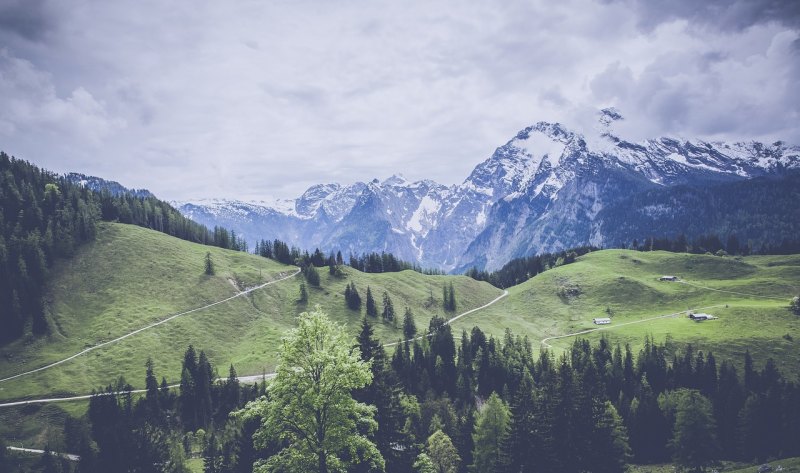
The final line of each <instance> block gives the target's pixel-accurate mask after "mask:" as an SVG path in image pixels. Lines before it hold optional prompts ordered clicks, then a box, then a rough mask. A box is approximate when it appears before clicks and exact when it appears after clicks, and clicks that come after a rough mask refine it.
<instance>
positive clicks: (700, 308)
mask: <svg viewBox="0 0 800 473" xmlns="http://www.w3.org/2000/svg"><path fill="white" fill-rule="evenodd" d="M723 306H725V304H715V305H709V306H705V307H699V308H697V309H689V310H682V311H680V312H673V313H671V314H664V315H657V316H655V317H648V318H646V319H641V320H632V321H630V322H623V323H621V324H615V325H606V326H603V327H596V328H590V329H586V330H581V331H580V332H572V333H568V334H566V335H556V336H553V337H547V338H543V339H542V340H541V341H540V342H539V343H540V344H541V345H543V346H544V347H545V348H553V345H550V344H549V343H547V342H549V341H550V340H558V339H560V338H569V337H574V336H576V335H584V334H586V333H592V332H597V331H599V330H611V329H614V328H617V327H624V326H626V325H633V324H641V323H644V322H650V321H652V320H658V319H668V318H674V317H677V316H679V315H681V314H688V313H689V312H693V311H695V310H707V309H713V308H716V307H723Z"/></svg>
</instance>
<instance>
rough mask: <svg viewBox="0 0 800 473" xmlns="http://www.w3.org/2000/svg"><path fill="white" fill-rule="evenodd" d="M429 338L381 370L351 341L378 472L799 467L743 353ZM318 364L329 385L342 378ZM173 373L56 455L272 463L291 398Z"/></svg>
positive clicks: (115, 392) (201, 368)
mask: <svg viewBox="0 0 800 473" xmlns="http://www.w3.org/2000/svg"><path fill="white" fill-rule="evenodd" d="M410 317H411V318H410V320H406V321H405V323H406V324H410V325H412V327H411V328H408V329H407V330H412V331H413V332H415V331H416V327H415V326H414V322H413V314H412V315H410ZM404 328H405V327H404ZM427 334H428V335H427V336H426V337H423V338H422V339H419V340H417V341H414V342H410V343H403V344H401V345H399V346H398V347H397V349H396V350H395V352H394V354H391V355H390V354H389V353H387V352H386V351H385V350H384V348H383V346H382V345H381V344H380V343H379V342H378V340H377V339H376V338H375V336H374V333H373V330H372V327H371V325H370V322H369V321H368V320H367V319H366V318H365V319H364V320H363V322H362V325H361V331H360V333H359V336H358V337H357V340H355V344H354V346H355V347H357V348H358V350H357V351H356V353H357V356H358V357H360V359H361V360H364V361H369V364H367V365H365V366H368V369H369V371H370V372H371V376H369V377H368V378H363V379H364V383H363V385H361V387H358V388H354V389H353V390H352V396H353V398H354V399H355V400H356V401H358V402H360V403H364V404H366V405H369V406H373V407H372V408H371V414H370V416H372V415H374V421H375V422H374V423H366V424H354V427H353V428H354V429H355V433H356V434H358V435H359V436H360V437H363V438H366V439H369V441H370V442H371V444H373V445H374V446H375V447H376V448H377V451H378V452H380V456H381V457H382V459H383V465H385V471H389V472H428V471H449V472H467V471H470V472H473V471H474V472H508V473H512V472H513V473H518V472H538V471H542V472H550V471H561V472H581V471H594V472H622V471H625V468H626V466H627V465H628V464H629V463H632V462H635V463H645V464H647V463H663V462H670V461H672V462H675V463H676V464H678V465H679V466H681V467H683V468H686V469H689V470H694V469H701V468H705V467H707V466H710V465H714V464H715V463H716V462H718V461H719V460H721V459H728V460H744V461H764V460H766V459H770V458H780V457H785V456H795V455H800V387H798V385H797V384H796V383H795V382H790V381H788V380H787V379H785V378H784V377H783V376H782V374H781V373H780V372H779V371H778V370H777V369H776V367H775V364H774V363H773V361H772V360H767V361H766V363H765V364H764V366H763V367H762V368H760V369H758V368H757V367H756V366H755V364H754V362H753V360H752V359H751V358H750V355H749V354H747V353H746V354H745V355H744V359H743V360H737V361H738V362H739V363H736V364H737V365H739V366H742V367H743V368H741V370H739V369H737V368H736V367H735V366H734V365H735V363H734V361H733V360H723V361H721V362H718V361H717V360H716V358H715V357H714V355H713V354H712V353H703V352H702V351H695V350H694V349H693V347H692V346H691V345H685V346H684V345H681V346H678V345H677V344H675V343H673V342H671V341H669V340H668V341H667V342H665V343H661V344H659V343H656V342H654V341H653V340H652V339H650V338H648V339H646V340H645V343H644V346H643V348H642V349H641V350H640V351H639V352H638V354H637V355H634V353H632V351H631V349H630V347H629V346H624V347H623V346H620V345H615V346H612V345H611V344H609V342H608V341H607V340H606V339H601V340H600V341H599V342H598V343H596V344H594V345H592V344H590V343H589V342H588V341H586V340H576V341H575V343H574V344H573V346H572V347H571V349H569V350H568V351H567V352H566V353H565V354H564V355H562V356H560V357H558V358H556V357H554V355H553V354H552V353H551V352H549V351H546V350H543V351H541V352H539V353H538V355H537V354H535V353H534V350H533V348H532V346H531V344H530V342H529V341H528V340H527V339H524V338H520V337H515V336H513V335H512V334H511V333H510V332H507V333H506V335H505V336H504V337H503V339H502V340H501V339H495V338H493V337H491V336H488V337H487V335H486V334H484V333H483V332H482V331H481V330H480V329H479V328H477V327H476V328H473V329H472V331H471V332H470V333H467V332H466V331H465V332H462V334H461V336H460V339H456V338H454V337H453V335H452V333H451V329H450V327H449V326H448V325H446V324H445V323H444V319H441V318H434V319H432V320H431V322H430V324H429V327H428V330H427ZM337 345H341V343H339V344H337ZM302 346H305V345H302ZM312 346H313V345H312ZM317 346H318V347H319V346H322V345H317ZM326 346H327V345H326ZM338 348H341V346H339V347H338ZM328 349H331V347H328ZM313 350H314V349H312V352H313ZM312 352H306V351H303V352H302V353H301V354H300V356H301V359H307V358H309V357H310V358H311V359H314V356H313V355H314V354H313V353H312ZM326 356H327V358H325V357H323V358H321V359H324V360H327V361H325V362H324V364H323V366H324V367H325V368H326V369H327V368H329V367H330V366H333V365H336V366H339V364H338V362H334V360H335V358H332V357H331V356H329V355H326ZM289 372H290V373H298V372H303V370H300V371H297V370H294V369H289ZM182 373H183V374H182V376H181V382H180V387H179V389H178V392H177V393H173V392H172V391H170V389H169V388H168V387H167V383H166V381H165V380H164V379H162V381H161V383H160V384H159V383H158V382H157V378H156V376H155V374H154V368H153V366H152V363H150V362H148V363H147V366H146V375H145V384H146V388H147V392H146V394H145V395H144V396H142V397H140V398H139V399H138V400H135V399H134V397H133V396H132V395H131V393H130V389H131V388H130V386H127V385H126V384H125V382H124V380H119V381H117V382H116V383H115V384H114V385H112V386H109V387H107V388H104V389H103V390H102V391H101V392H98V394H97V395H96V396H95V397H93V398H92V400H91V404H90V408H89V413H88V415H87V416H86V417H85V418H84V419H82V420H75V419H70V420H69V421H68V424H69V428H68V429H66V431H67V440H66V446H67V448H69V449H73V451H77V452H80V454H81V456H82V457H81V461H80V463H79V464H78V465H77V467H76V468H77V470H76V471H80V472H81V473H91V472H95V471H97V472H101V471H112V470H113V471H131V472H132V471H137V472H139V471H141V472H147V471H175V472H179V471H186V467H185V461H186V459H187V457H189V456H202V457H203V462H204V471H205V472H207V473H221V472H250V471H252V469H253V463H254V462H256V461H258V460H259V459H266V460H269V461H272V460H270V459H274V460H275V463H279V462H280V461H283V459H285V458H283V457H281V455H284V454H285V449H287V448H293V444H292V443H291V442H289V441H288V440H287V439H288V438H290V437H291V435H290V434H291V432H283V434H285V435H284V436H282V435H283V434H281V432H280V429H277V430H276V429H275V428H274V427H275V426H276V425H278V424H273V423H270V422H273V421H274V419H273V421H270V422H266V421H265V419H266V417H264V416H266V415H267V414H266V412H267V411H265V410H263V406H266V405H267V404H269V403H270V402H272V401H271V399H276V398H277V397H280V394H278V393H279V391H274V392H273V389H276V390H280V389H284V388H286V389H289V388H287V387H286V386H283V387H280V386H278V387H275V388H273V387H270V385H266V386H265V384H264V383H263V382H262V383H261V384H257V385H254V386H249V387H246V386H243V385H241V386H240V385H239V383H238V381H237V379H236V372H235V370H234V368H233V367H232V366H231V367H230V369H229V375H228V377H227V378H224V379H222V380H220V381H217V382H212V380H213V379H214V377H215V375H216V373H215V370H214V368H213V367H212V366H211V364H210V363H209V362H208V359H207V357H206V356H205V354H204V353H203V352H200V353H199V356H198V354H197V353H196V352H195V350H194V349H193V348H192V347H190V348H189V350H187V352H186V354H185V356H184V360H183V370H182ZM279 375H280V373H279ZM319 379H320V380H324V379H327V382H328V383H330V382H333V381H332V379H331V378H326V377H325V376H323V377H322V378H319ZM275 382H278V383H280V380H279V379H278V381H275ZM334 386H335V383H334ZM291 389H295V391H291V390H290V391H289V394H291V393H294V394H291V395H292V399H299V401H298V402H300V401H302V399H303V396H304V395H300V394H299V392H298V391H296V387H291ZM313 389H318V388H313ZM319 389H323V390H324V386H323V387H321V388H319ZM340 394H341V392H340ZM264 396H266V397H264ZM298 396H299V397H298ZM257 398H259V399H261V401H258V402H257V403H255V404H253V405H249V406H248V407H247V408H245V409H244V410H243V411H237V409H241V408H243V407H244V406H246V403H247V402H248V401H251V400H254V399H257ZM259 403H260V404H259ZM265 403H266V404H265ZM258 406H261V408H258ZM295 407H296V406H295ZM289 408H291V406H289V407H287V409H289ZM259 412H261V413H262V414H263V416H260V415H259V414H258V413H259ZM270 412H271V411H270ZM231 413H233V414H231ZM254 413H255V414H254ZM270 415H272V414H270ZM303 415H305V414H303ZM298 416H300V414H298ZM370 418H372V417H370ZM284 421H286V419H284ZM359 426H360V427H359ZM287 428H288V427H287ZM298 428H299V427H298ZM264 429H266V430H264ZM289 430H291V429H289ZM281 438H283V439H284V440H280V439H281ZM329 453H330V452H329ZM355 453H356V452H351V454H348V453H347V451H346V449H345V450H342V451H336V452H332V453H330V455H333V456H336V455H338V456H340V457H341V459H342V462H344V463H343V464H345V463H346V464H348V465H350V466H349V467H348V468H349V469H348V470H347V471H365V472H368V471H382V469H381V468H380V462H376V461H375V458H372V459H371V460H370V461H369V462H367V461H366V460H365V462H364V463H359V460H358V458H360V457H358V455H356V456H352V454H355ZM365 458H366V457H365ZM430 465H434V469H432V470H431V469H430ZM436 465H438V466H442V465H445V467H446V468H445V469H436V468H438V467H437V466H436ZM265 471H266V470H265ZM270 471H272V470H270ZM275 471H279V470H275ZM281 471H282V470H281ZM309 471H311V470H309ZM331 471H334V470H331Z"/></svg>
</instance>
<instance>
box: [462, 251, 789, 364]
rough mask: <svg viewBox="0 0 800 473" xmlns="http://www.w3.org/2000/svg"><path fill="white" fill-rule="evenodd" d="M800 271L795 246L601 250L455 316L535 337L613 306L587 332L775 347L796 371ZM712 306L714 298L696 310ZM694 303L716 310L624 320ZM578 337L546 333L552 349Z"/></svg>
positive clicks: (760, 353) (737, 354)
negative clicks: (674, 279)
mask: <svg viewBox="0 0 800 473" xmlns="http://www.w3.org/2000/svg"><path fill="white" fill-rule="evenodd" d="M662 275H676V276H679V277H680V278H681V279H682V280H683V281H684V282H685V283H680V282H679V283H670V282H660V281H659V280H658V279H659V277H660V276H662ZM798 281H800V256H798V255H794V256H749V257H745V258H738V257H737V258H732V257H717V256H708V255H689V254H676V253H667V252H636V251H629V250H605V251H598V252H594V253H589V254H587V255H585V256H582V257H580V258H578V260H577V261H576V262H575V263H573V264H570V265H566V266H561V267H557V268H554V269H551V270H549V271H546V272H544V273H541V274H539V275H538V276H536V277H534V278H532V279H530V280H529V281H527V282H525V283H523V284H520V285H518V286H515V287H512V288H510V289H509V293H510V294H509V296H508V297H506V298H505V299H503V300H501V301H500V302H498V303H497V304H495V305H493V306H492V307H489V308H487V309H486V310H484V311H481V312H480V313H479V314H476V315H475V316H474V317H471V318H469V319H467V320H459V321H457V322H456V323H455V324H454V325H455V328H456V329H457V330H461V329H467V330H469V329H470V328H471V327H472V326H474V325H476V324H477V325H480V327H481V328H482V329H484V330H486V331H487V332H489V333H492V334H493V335H495V336H502V334H503V332H504V330H505V329H506V328H509V329H511V331H512V332H513V333H514V334H516V335H527V336H528V337H529V338H530V339H531V341H532V343H533V345H534V347H539V346H540V345H541V340H542V339H544V338H546V337H557V336H560V335H564V334H569V333H574V332H578V331H582V330H588V329H593V328H597V326H595V325H594V324H593V323H592V319H593V318H594V317H608V316H609V312H607V311H606V309H609V310H610V314H611V319H612V324H611V325H610V326H607V328H606V329H604V330H600V331H597V332H592V333H589V334H586V335H583V336H584V337H586V338H589V339H590V340H596V339H597V338H599V337H600V335H601V334H605V335H607V336H608V338H609V339H610V340H611V341H612V342H616V341H620V342H622V343H624V342H629V343H631V345H632V346H633V347H634V348H635V349H636V348H637V346H640V345H641V344H642V341H643V339H644V337H645V336H646V335H648V334H651V335H653V336H654V337H655V339H656V341H658V342H663V341H664V340H665V339H666V337H667V336H668V335H669V336H670V337H672V339H673V340H674V341H675V342H680V343H683V342H692V343H693V344H695V345H696V347H697V348H699V349H703V350H706V351H707V350H712V351H713V352H714V354H715V355H716V356H717V359H720V358H725V357H733V358H734V359H736V361H740V360H741V359H742V358H741V356H742V355H743V354H744V352H745V350H747V349H749V350H750V352H751V353H752V354H753V356H754V358H756V360H757V362H760V363H763V362H764V360H765V359H766V357H768V356H771V357H773V358H774V359H775V360H776V362H777V363H778V365H779V366H783V367H785V368H787V369H786V370H785V372H786V373H795V371H796V370H795V367H796V366H797V363H798V362H800V340H798V339H796V338H797V335H796V334H798V333H800V317H797V316H795V315H793V314H792V313H791V312H790V311H789V310H788V304H789V301H790V299H791V297H793V296H795V295H797V294H798V292H800V288H798V285H797V284H798V283H797V282H798ZM686 283H692V284H696V286H695V285H689V284H686ZM697 286H703V287H708V288H712V289H716V290H719V291H732V292H738V293H743V294H752V295H754V296H757V297H754V296H748V295H743V294H734V293H731V292H718V291H714V290H708V289H703V288H701V287H697ZM709 306H714V307H713V308H708V309H705V310H701V309H702V308H704V307H709ZM690 308H691V309H697V310H698V311H699V312H709V313H711V314H713V315H715V316H718V317H719V319H718V320H713V321H708V322H703V323H696V322H693V321H691V320H690V319H688V318H687V317H686V314H681V315H680V316H678V317H674V318H665V319H661V320H655V321H651V322H643V323H636V324H631V325H627V326H620V325H621V324H623V323H627V322H633V321H638V320H642V319H646V318H649V317H655V316H660V315H665V314H670V313H674V312H678V311H685V310H687V309H690ZM616 326H619V327H618V328H615V327H616ZM785 335H788V337H786V338H784V336H785ZM574 339H575V337H567V338H563V339H555V340H550V341H548V343H549V344H550V345H552V346H553V347H554V348H555V349H556V351H557V352H558V351H561V350H562V349H563V348H565V347H567V346H568V345H569V344H571V343H572V342H573V341H574ZM789 368H791V369H789ZM793 376H794V374H793Z"/></svg>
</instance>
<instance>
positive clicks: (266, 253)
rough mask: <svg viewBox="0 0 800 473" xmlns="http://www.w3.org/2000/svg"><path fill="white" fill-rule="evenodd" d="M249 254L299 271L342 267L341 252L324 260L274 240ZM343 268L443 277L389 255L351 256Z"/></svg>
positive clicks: (316, 252)
mask: <svg viewBox="0 0 800 473" xmlns="http://www.w3.org/2000/svg"><path fill="white" fill-rule="evenodd" d="M253 253H255V254H257V255H260V256H263V257H264V258H270V259H274V260H276V261H279V262H281V263H283V264H295V265H298V266H300V267H306V266H310V265H313V266H316V267H318V268H319V267H322V266H329V267H334V266H339V267H342V266H344V264H345V261H344V258H343V257H342V252H341V251H337V252H336V254H334V253H333V252H332V251H331V252H330V253H329V254H328V256H325V254H324V253H323V252H322V251H321V250H320V249H319V248H316V249H315V250H314V251H313V252H312V253H309V252H308V251H307V250H305V251H304V250H301V249H300V248H297V247H295V246H291V247H290V246H289V245H288V244H287V243H286V242H284V241H281V240H278V239H275V240H273V241H269V240H263V239H262V240H259V241H257V242H256V247H255V249H254V251H253ZM347 265H348V266H350V267H351V268H353V269H357V270H358V271H361V272H363V273H396V272H399V271H405V270H412V271H416V272H418V273H422V274H444V273H443V272H441V271H438V270H435V269H424V268H422V267H421V266H419V265H418V264H416V263H409V262H408V261H403V260H401V259H399V258H397V257H396V256H394V255H393V254H392V253H386V252H381V253H365V254H362V255H360V256H359V255H354V254H352V253H351V254H350V257H349V260H348V263H347Z"/></svg>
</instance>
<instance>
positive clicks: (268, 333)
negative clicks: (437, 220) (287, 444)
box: [0, 223, 501, 400]
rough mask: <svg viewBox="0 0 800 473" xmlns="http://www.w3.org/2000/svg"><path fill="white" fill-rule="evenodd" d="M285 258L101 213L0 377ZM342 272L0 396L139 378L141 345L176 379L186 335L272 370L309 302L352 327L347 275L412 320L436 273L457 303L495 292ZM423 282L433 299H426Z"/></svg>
mask: <svg viewBox="0 0 800 473" xmlns="http://www.w3.org/2000/svg"><path fill="white" fill-rule="evenodd" d="M206 252H210V253H211V255H212V259H213V261H214V265H215V267H216V274H215V275H214V276H206V275H205V274H204V273H203V261H204V256H205V254H206ZM295 270H296V268H294V267H291V266H284V265H281V264H278V263H276V262H274V261H272V260H268V259H265V258H261V257H258V256H254V255H250V254H247V253H243V252H236V251H230V250H223V249H219V248H214V247H209V246H203V245H199V244H195V243H190V242H186V241H184V240H179V239H177V238H173V237H170V236H167V235H164V234H162V233H158V232H155V231H152V230H147V229H143V228H141V227H136V226H132V225H123V224H113V223H101V224H100V225H99V227H98V232H97V239H96V240H95V241H94V242H92V243H89V244H87V245H85V246H84V247H82V248H81V249H80V250H79V251H78V252H77V254H76V256H75V257H74V258H72V259H70V260H65V261H61V262H59V263H57V264H56V265H55V267H54V268H53V272H52V276H51V278H50V280H49V282H48V285H47V291H46V299H47V311H48V318H49V319H50V320H51V325H52V327H53V328H54V330H53V332H52V333H51V334H50V335H49V336H48V337H46V338H40V339H33V338H29V339H21V340H18V341H16V342H14V343H11V344H8V345H5V346H3V347H2V348H0V360H1V361H0V378H5V377H7V376H11V375H14V374H17V373H21V372H24V371H28V370H30V369H34V368H38V367H40V366H43V365H47V364H48V363H52V362H53V361H56V360H60V359H63V358H65V357H67V356H70V355H73V354H75V353H77V352H80V351H81V350H83V349H85V348H87V347H90V346H92V345H95V344H97V343H100V342H103V341H107V340H111V339H114V338H116V337H119V336H121V335H123V334H125V333H128V332H130V331H132V330H136V329H138V328H140V327H143V326H146V325H148V324H150V323H153V322H155V321H158V320H161V319H163V318H165V317H167V316H170V315H173V314H176V313H179V312H182V311H186V310H188V309H192V308H196V307H200V306H204V305H206V304H208V303H211V302H214V301H218V300H221V299H225V298H228V297H230V296H233V295H235V294H236V293H237V292H238V291H237V289H236V288H235V287H234V284H236V281H239V283H238V284H239V285H240V287H252V286H255V285H258V284H260V283H264V282H268V281H271V280H274V279H277V278H279V277H281V275H289V274H290V273H291V272H293V271H295ZM346 272H347V273H348V276H347V277H346V278H334V277H331V276H329V275H328V271H327V268H321V269H320V274H321V275H322V285H321V288H311V287H309V302H308V304H307V305H304V304H298V303H297V298H298V293H299V290H298V288H299V284H300V277H299V276H297V277H295V278H292V279H289V280H287V281H282V282H280V283H277V284H274V285H271V286H268V287H266V288H264V289H260V290H257V291H254V292H252V293H250V294H248V295H247V296H245V297H239V298H236V299H233V300H231V301H229V302H226V303H224V304H220V305H217V306H214V307H211V308H209V309H206V310H202V311H197V312H194V313H191V314H187V315H185V316H181V317H178V318H176V319H174V320H171V321H169V322H168V323H165V324H163V325H160V326H158V327H154V328H153V329H149V330H147V331H144V332H141V333H138V334H136V335H134V336H132V337H130V338H126V339H124V340H122V341H120V342H118V343H114V344H111V345H107V346H104V347H101V348H99V349H97V350H95V351H92V352H90V353H87V354H86V355H83V356H80V357H78V358H75V359H74V360H71V361H69V362H66V363H64V364H61V365H58V366H55V367H53V368H51V369H47V370H45V371H41V372H38V373H34V374H31V375H26V376H24V377H21V378H17V379H14V380H9V381H5V382H3V383H0V399H4V400H6V399H12V398H19V397H24V396H36V397H40V396H42V395H47V394H57V393H68V392H69V393H86V392H89V391H91V390H92V389H93V388H97V387H99V386H101V385H105V384H108V383H110V382H112V381H113V380H115V379H116V378H117V377H118V376H120V375H123V376H125V377H126V379H127V380H128V381H129V382H131V383H132V384H133V385H134V386H141V385H142V384H143V381H142V380H143V373H144V363H145V361H146V359H147V357H148V356H152V358H153V360H154V362H155V366H156V373H157V375H158V376H159V378H160V376H166V378H167V380H168V381H170V382H176V381H177V380H178V379H179V377H180V372H179V367H180V360H181V358H182V354H183V352H184V351H185V350H186V347H187V346H188V345H189V344H190V343H191V344H194V346H195V347H197V348H198V349H203V350H205V351H206V352H207V353H208V355H209V357H210V359H211V361H212V362H213V363H214V365H216V366H219V367H227V366H228V365H229V364H230V363H233V364H234V365H235V366H236V368H237V370H238V372H239V373H240V374H242V375H243V374H258V373H262V372H264V371H271V370H272V368H273V367H274V362H275V355H276V350H277V346H278V342H279V340H280V338H281V336H282V335H283V334H284V333H285V331H286V330H287V329H289V328H291V327H293V325H294V318H295V316H296V315H297V314H298V313H300V312H303V311H305V310H306V309H307V308H308V307H309V306H310V305H313V304H320V305H321V306H322V307H323V308H324V309H325V310H326V311H327V312H328V313H329V314H330V315H331V316H332V317H333V318H334V319H335V320H337V321H339V322H341V323H346V324H347V325H348V328H349V329H350V330H351V331H353V333H355V332H356V331H357V329H358V323H359V322H360V317H361V315H358V314H357V313H356V312H354V311H350V310H348V309H347V308H346V307H345V303H344V296H343V293H344V288H345V285H346V284H349V283H350V282H351V281H353V282H355V284H356V287H357V288H358V290H359V292H360V293H361V297H362V299H363V298H365V296H366V294H365V293H366V286H367V285H370V286H371V288H372V291H373V294H374V295H375V298H376V301H377V302H378V304H380V300H381V295H382V293H383V291H384V290H386V291H388V293H389V294H390V296H391V297H392V300H393V303H394V306H395V310H396V312H397V313H398V316H400V317H402V313H403V311H404V309H405V306H406V305H408V306H410V307H411V309H412V310H413V312H414V313H415V315H416V320H417V325H418V326H419V327H420V328H425V327H427V323H428V320H429V318H430V317H431V316H432V315H434V314H437V313H439V314H441V312H442V311H441V292H442V285H443V283H444V281H448V282H449V281H453V284H454V285H455V290H456V296H457V300H458V304H459V309H458V310H459V311H462V310H468V309H469V308H472V307H477V306H481V305H483V304H485V303H486V302H488V301H490V300H492V299H494V298H495V297H497V296H498V295H499V294H501V291H500V290H498V289H496V288H494V287H492V286H490V285H489V284H486V283H481V282H476V281H474V280H472V279H469V278H466V277H451V276H425V275H422V274H419V273H415V272H412V271H404V272H402V273H385V274H363V273H359V272H358V271H355V270H353V269H351V268H346ZM431 294H432V295H433V298H434V300H435V301H436V302H435V303H434V304H433V305H432V306H430V307H426V300H427V299H428V298H429V297H430V295H431ZM362 313H363V309H362ZM401 320H402V319H401ZM401 320H400V321H398V325H400V324H401ZM375 325H376V333H377V334H378V335H379V336H380V337H381V338H383V339H384V340H387V341H395V340H397V339H399V338H400V337H401V330H399V329H396V328H394V327H393V326H390V325H388V324H384V323H382V322H380V321H378V320H376V321H375ZM220 369H223V368H220Z"/></svg>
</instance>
